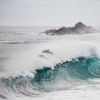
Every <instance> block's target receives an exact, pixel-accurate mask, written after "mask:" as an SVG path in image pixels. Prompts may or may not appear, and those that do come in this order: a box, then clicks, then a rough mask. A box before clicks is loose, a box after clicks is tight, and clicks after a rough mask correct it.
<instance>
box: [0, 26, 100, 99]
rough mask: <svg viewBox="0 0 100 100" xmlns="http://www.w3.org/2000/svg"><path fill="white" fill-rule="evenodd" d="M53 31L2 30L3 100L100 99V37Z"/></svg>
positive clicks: (0, 93)
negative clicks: (52, 34) (61, 33)
mask: <svg viewBox="0 0 100 100" xmlns="http://www.w3.org/2000/svg"><path fill="white" fill-rule="evenodd" d="M52 28H56V29H57V28H59V27H53V26H52V27H45V26H44V27H27V26H25V27H23V26H1V27H0V100H22V99H24V100H99V99H100V33H89V34H81V35H78V34H75V35H68V34H67V35H62V36H57V35H54V36H50V35H46V34H43V33H42V32H44V31H46V30H47V29H52Z"/></svg>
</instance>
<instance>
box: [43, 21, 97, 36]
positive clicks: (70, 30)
mask: <svg viewBox="0 0 100 100" xmlns="http://www.w3.org/2000/svg"><path fill="white" fill-rule="evenodd" d="M95 32H98V31H97V30H96V29H94V28H92V27H91V26H86V25H85V24H83V23H82V22H78V23H76V24H75V26H74V27H67V28H66V27H61V28H59V29H51V30H47V31H45V32H44V33H46V34H48V35H65V34H84V33H85V34H86V33H95Z"/></svg>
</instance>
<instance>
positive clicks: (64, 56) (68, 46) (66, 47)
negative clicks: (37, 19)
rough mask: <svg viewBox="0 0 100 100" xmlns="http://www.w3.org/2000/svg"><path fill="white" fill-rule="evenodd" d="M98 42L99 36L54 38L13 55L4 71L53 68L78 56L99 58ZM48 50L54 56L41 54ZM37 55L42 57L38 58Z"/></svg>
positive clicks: (99, 47)
mask: <svg viewBox="0 0 100 100" xmlns="http://www.w3.org/2000/svg"><path fill="white" fill-rule="evenodd" d="M93 37H95V39H94V38H93ZM38 38H39V37H38ZM45 38H46V36H45ZM47 38H48V36H47ZM50 38H51V37H50ZM96 39H97V40H96ZM99 40H100V35H99V34H89V35H66V36H61V37H59V36H58V37H57V36H54V37H52V38H51V41H47V42H46V43H39V44H36V45H35V46H34V47H30V48H28V49H26V50H21V51H20V52H16V54H13V55H12V56H11V59H9V60H8V61H7V62H6V64H5V66H7V67H5V69H6V70H7V71H8V72H12V71H13V72H14V71H34V70H35V69H38V68H42V67H45V66H47V67H52V68H53V66H54V65H55V64H57V63H60V62H63V61H66V60H68V61H69V60H72V58H77V57H80V56H84V57H89V56H98V57H100V46H99V42H98V41H99ZM48 49H49V50H50V52H52V53H53V54H54V55H51V54H48V53H42V51H43V50H48ZM39 55H43V56H44V57H39Z"/></svg>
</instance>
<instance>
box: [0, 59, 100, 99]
mask: <svg viewBox="0 0 100 100" xmlns="http://www.w3.org/2000/svg"><path fill="white" fill-rule="evenodd" d="M32 73H33V74H34V77H31V76H21V75H18V76H15V77H13V76H10V77H8V78H5V77H2V78H1V79H0V90H2V93H0V97H2V98H4V97H5V93H6V94H7V93H9V91H10V93H12V92H13V93H16V94H23V95H26V96H32V95H36V93H37V92H36V91H39V92H40V91H42V92H43V91H53V90H59V89H69V88H71V87H73V86H76V85H77V84H81V83H82V82H84V81H85V82H88V79H93V78H100V59H98V58H97V57H79V58H77V59H72V60H71V61H65V62H62V63H58V64H56V65H55V66H54V68H53V69H52V68H50V67H49V66H45V67H43V68H41V69H36V70H35V73H34V72H32ZM6 96H7V95H6ZM5 98H6V97H5Z"/></svg>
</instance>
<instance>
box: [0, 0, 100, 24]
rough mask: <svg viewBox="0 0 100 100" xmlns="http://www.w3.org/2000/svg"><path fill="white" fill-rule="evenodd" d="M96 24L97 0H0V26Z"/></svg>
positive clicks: (99, 14) (99, 5)
mask: <svg viewBox="0 0 100 100" xmlns="http://www.w3.org/2000/svg"><path fill="white" fill-rule="evenodd" d="M78 21H82V22H83V23H85V24H86V25H92V26H100V0H0V26H9V25H10V26H47V25H48V26H71V25H74V24H75V23H76V22H78Z"/></svg>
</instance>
